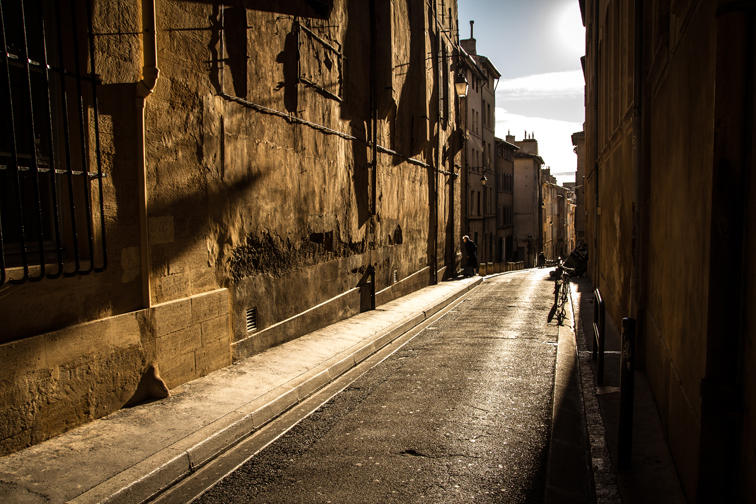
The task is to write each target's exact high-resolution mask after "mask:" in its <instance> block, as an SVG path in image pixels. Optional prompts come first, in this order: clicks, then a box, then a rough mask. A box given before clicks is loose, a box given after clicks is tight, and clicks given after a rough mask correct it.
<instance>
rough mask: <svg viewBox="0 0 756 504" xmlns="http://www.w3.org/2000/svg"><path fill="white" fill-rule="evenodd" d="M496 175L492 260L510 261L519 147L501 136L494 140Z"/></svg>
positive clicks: (512, 245) (511, 257) (511, 256)
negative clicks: (494, 232)
mask: <svg viewBox="0 0 756 504" xmlns="http://www.w3.org/2000/svg"><path fill="white" fill-rule="evenodd" d="M494 142H495V143H494V146H495V148H494V153H495V161H494V170H495V176H496V238H495V242H496V243H495V246H494V247H495V253H494V258H493V260H494V262H504V261H511V260H512V259H513V249H514V241H513V240H514V154H515V152H517V150H518V149H519V148H518V147H517V146H516V145H514V144H511V143H509V142H507V141H505V140H502V139H501V138H496V139H495V140H494Z"/></svg>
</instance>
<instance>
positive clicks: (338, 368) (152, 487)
mask: <svg viewBox="0 0 756 504" xmlns="http://www.w3.org/2000/svg"><path fill="white" fill-rule="evenodd" d="M507 273H510V272H507ZM500 274H501V273H500ZM484 278H485V277H477V278H476V279H475V280H474V281H472V282H470V283H468V284H467V285H465V286H464V287H463V288H461V289H456V290H453V287H449V288H448V290H449V291H450V292H448V293H445V294H442V295H441V296H439V297H438V298H436V299H434V300H433V301H432V303H433V306H432V308H430V309H429V308H425V309H423V310H421V312H420V314H417V315H414V316H412V315H410V316H409V317H405V318H403V319H401V320H400V321H398V322H397V323H395V324H392V325H390V326H388V327H387V328H385V329H383V330H382V331H377V332H376V333H373V334H371V335H370V336H369V337H368V339H367V340H363V342H362V343H363V344H364V343H365V341H367V343H366V344H364V345H363V346H360V345H361V343H357V344H355V345H354V346H352V347H350V348H348V349H346V350H344V351H342V352H340V353H338V354H336V355H334V358H338V359H339V360H337V361H336V362H333V361H332V360H331V359H327V360H326V361H325V362H324V363H323V364H325V369H323V370H322V371H320V372H315V373H314V374H313V375H312V376H309V377H307V378H303V377H304V376H305V375H308V374H309V373H312V372H313V371H314V370H316V369H318V368H319V367H320V366H322V365H323V364H320V365H317V366H315V367H314V368H312V369H309V370H307V371H305V372H303V373H301V374H299V375H297V376H296V377H294V378H292V379H291V380H289V381H287V382H285V383H284V384H282V385H279V386H278V387H276V388H274V389H273V390H271V391H268V392H267V393H263V394H261V395H260V396H258V397H257V398H255V399H252V400H250V401H248V402H247V403H246V404H245V405H242V406H241V407H238V408H236V409H235V410H234V412H236V411H238V410H240V409H243V408H244V407H245V406H247V407H249V406H250V405H252V404H253V403H255V402H258V401H260V400H261V399H262V398H264V397H265V396H266V395H270V394H273V393H276V394H278V395H277V397H275V398H274V399H272V400H270V401H268V402H267V403H264V404H263V405H262V406H259V407H257V408H256V409H255V410H253V411H251V412H249V413H248V414H247V415H244V416H242V417H241V418H238V419H237V420H234V421H231V423H230V424H229V425H226V426H225V427H223V428H222V429H221V430H220V431H218V432H216V433H214V434H211V435H210V436H208V437H206V438H204V439H201V440H199V441H197V442H195V443H193V444H192V445H191V446H188V447H185V448H184V447H181V448H179V446H181V445H183V444H187V443H188V441H187V440H189V439H190V438H192V437H193V436H194V435H196V434H197V433H198V432H199V431H201V430H202V429H203V428H205V427H208V426H210V425H212V424H213V423H215V422H218V421H221V420H222V419H223V418H225V417H227V416H228V415H230V414H231V413H232V412H230V413H228V414H226V415H223V416H222V417H220V418H218V419H217V420H216V421H215V422H211V423H210V424H208V425H206V426H204V427H203V428H200V429H198V430H197V431H195V432H193V433H190V434H188V435H187V436H185V437H183V438H181V439H179V440H177V441H176V442H174V443H173V444H171V445H169V446H167V447H165V448H163V449H161V450H159V451H158V452H156V453H154V454H152V455H150V456H148V457H147V458H145V459H143V460H141V461H139V462H137V463H135V464H134V465H132V466H131V467H128V468H126V469H124V470H122V471H121V472H119V473H117V474H115V475H114V476H112V477H110V478H108V479H106V480H104V481H102V482H100V483H98V484H97V485H95V486H93V487H92V488H90V489H88V490H87V491H85V492H83V493H82V494H80V495H78V496H76V497H75V498H73V499H72V500H70V502H71V503H74V504H87V503H90V502H101V503H108V504H116V503H121V502H123V503H133V502H146V501H148V500H149V499H151V498H153V497H154V496H156V495H158V494H159V493H160V492H162V491H164V490H165V489H166V488H169V487H170V486H172V485H175V484H176V483H177V482H179V481H181V480H182V479H183V478H185V477H186V476H188V475H190V474H192V473H193V472H196V471H197V470H198V469H199V468H201V467H202V466H204V465H206V464H207V463H208V462H210V461H211V460H213V459H214V458H216V457H218V456H219V455H221V454H222V453H224V452H226V451H228V450H229V449H230V448H232V447H233V446H235V445H236V444H238V443H240V442H241V441H243V440H244V439H246V438H248V437H249V436H251V435H252V434H254V432H256V431H258V430H260V429H261V428H263V427H265V426H266V425H268V424H270V423H271V422H272V421H273V420H274V419H275V418H278V417H279V416H281V415H282V414H283V413H285V412H286V411H288V410H290V409H291V408H293V407H295V406H296V405H298V404H300V403H302V402H303V401H304V400H306V399H307V398H309V397H311V396H312V395H313V394H316V393H317V392H318V391H319V390H322V389H323V388H325V387H327V386H328V385H329V384H331V383H333V382H334V381H336V380H337V379H338V378H339V377H341V376H343V375H344V374H345V373H347V372H349V371H350V370H351V369H353V368H355V367H357V365H358V364H359V363H361V362H364V361H365V360H366V359H369V358H370V357H371V356H372V355H375V354H376V353H377V352H378V351H379V350H381V349H382V348H384V347H386V346H387V345H390V344H391V343H392V342H394V341H396V340H397V339H398V338H401V337H402V336H403V335H405V334H406V333H408V332H410V331H411V330H412V329H413V328H415V327H417V326H418V325H420V324H421V323H423V322H424V321H427V320H429V319H430V318H432V317H433V316H434V315H435V314H437V313H438V312H440V311H442V310H443V309H444V308H445V307H447V306H448V305H450V304H452V303H453V302H454V301H455V300H457V299H459V298H461V297H463V296H465V295H467V294H468V293H469V292H470V291H471V290H472V289H474V288H475V287H478V286H479V285H481V284H482V283H483V282H484ZM438 285H443V283H440V284H438ZM394 301H396V300H394ZM389 303H391V302H389ZM389 303H387V304H389ZM437 307H438V308H437ZM383 309H384V311H387V308H386V306H385V305H384V307H383ZM429 312H431V313H429ZM377 341H380V342H381V345H380V347H379V346H377V345H376V344H375V343H376V342H377ZM356 346H359V348H357V349H355V347H356ZM363 349H369V350H370V352H369V353H367V354H366V355H365V356H364V357H363V358H362V359H360V360H359V361H358V360H357V358H356V355H357V354H358V353H359V352H361V351H363ZM365 351H366V352H367V350H365ZM322 373H326V375H327V376H328V380H327V381H326V382H324V383H322V384H320V385H319V386H317V388H314V389H313V390H312V391H310V392H309V393H308V394H307V395H305V396H304V397H300V394H299V392H300V391H301V390H302V389H303V387H304V386H305V385H306V384H307V383H308V382H310V381H312V380H314V378H315V377H317V376H319V375H321V374H322ZM297 381H299V383H296V384H294V383H293V382H297ZM287 388H288V390H286V389H287ZM284 390H285V392H283V393H280V392H281V391H284ZM291 397H293V400H292V399H290V398H291ZM258 421H259V423H258ZM237 427H238V431H237V429H236V428H237ZM224 432H228V433H232V434H231V436H230V439H227V440H222V441H221V443H220V445H219V446H216V447H212V446H211V445H210V444H208V443H209V442H210V440H212V439H219V440H220V439H222V438H223V437H222V436H221V434H222V433H224ZM203 447H206V448H208V449H207V450H206V452H205V453H204V454H202V453H203V452H202V448H203ZM177 448H178V450H177ZM172 450H173V451H178V452H179V453H177V454H176V455H175V456H174V457H172V458H171V459H169V460H168V461H165V462H162V463H160V464H158V466H157V467H155V468H154V469H152V470H150V471H148V472H147V473H146V474H143V475H142V476H140V477H138V478H136V479H134V480H132V481H131V482H128V483H126V484H125V485H124V484H122V483H120V484H119V483H118V480H120V479H123V478H124V477H127V476H126V475H127V474H128V473H129V472H133V471H137V472H138V471H139V467H140V466H144V465H148V464H149V462H150V461H151V460H159V459H160V458H163V457H164V456H165V452H169V451H172ZM192 453H195V454H196V455H197V456H196V457H192ZM201 454H202V455H201ZM193 459H196V460H197V463H196V464H194V463H193ZM113 487H115V489H113Z"/></svg>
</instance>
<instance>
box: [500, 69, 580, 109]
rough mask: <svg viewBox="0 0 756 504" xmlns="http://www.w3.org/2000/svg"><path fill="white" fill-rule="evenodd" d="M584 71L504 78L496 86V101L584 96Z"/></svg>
mask: <svg viewBox="0 0 756 504" xmlns="http://www.w3.org/2000/svg"><path fill="white" fill-rule="evenodd" d="M584 85H585V82H584V80H583V72H582V71H580V70H573V71H569V72H549V73H542V74H535V75H526V76H524V77H516V78H514V79H502V80H500V81H499V85H498V86H497V88H496V101H497V102H499V103H501V102H506V101H510V100H543V99H562V98H576V97H582V96H583V86H584Z"/></svg>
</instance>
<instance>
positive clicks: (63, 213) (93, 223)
mask: <svg viewBox="0 0 756 504" xmlns="http://www.w3.org/2000/svg"><path fill="white" fill-rule="evenodd" d="M0 24H1V25H2V30H3V34H4V40H0V44H2V54H0V68H1V71H0V81H2V82H1V83H0V116H1V117H2V118H3V121H2V124H0V215H1V217H0V284H3V283H6V282H13V283H20V282H24V281H27V280H39V279H42V278H45V277H47V278H56V277H59V276H61V275H62V276H72V275H77V274H86V273H90V272H92V271H102V270H104V269H105V265H106V262H107V256H106V250H105V225H104V224H105V218H104V205H103V198H102V195H103V188H102V177H103V174H102V165H101V162H100V149H99V135H100V133H99V122H98V119H99V117H98V111H97V78H96V76H95V74H94V72H93V68H94V54H93V52H92V49H93V44H94V42H93V38H92V20H91V13H90V5H89V3H88V2H60V1H57V0H37V1H27V2H3V4H2V16H1V18H0ZM56 263H57V264H56ZM50 264H52V266H49V265H50Z"/></svg>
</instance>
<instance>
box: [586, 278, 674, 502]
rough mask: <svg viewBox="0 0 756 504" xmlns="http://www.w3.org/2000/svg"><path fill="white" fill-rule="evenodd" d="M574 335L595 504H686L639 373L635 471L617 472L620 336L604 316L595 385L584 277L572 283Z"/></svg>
mask: <svg viewBox="0 0 756 504" xmlns="http://www.w3.org/2000/svg"><path fill="white" fill-rule="evenodd" d="M572 299H573V305H574V307H575V310H576V314H575V316H576V323H575V332H576V339H577V350H578V356H579V363H580V364H579V368H580V375H581V376H580V378H581V385H582V392H583V404H584V408H585V417H586V423H587V431H588V438H589V441H590V451H591V459H592V466H593V479H594V489H595V495H596V502H597V503H614V502H623V503H626V504H627V503H653V502H660V503H661V502H663V503H665V504H667V503H669V504H676V503H684V502H685V498H684V496H683V494H682V490H681V487H680V483H679V480H678V477H677V473H676V470H675V467H674V464H673V463H672V458H671V456H670V454H669V449H668V448H667V443H666V440H665V438H664V435H663V430H662V426H661V422H660V420H659V416H658V414H657V412H656V404H655V402H654V399H653V397H652V395H651V390H650V388H649V385H648V381H647V380H646V378H645V375H644V374H643V373H642V372H639V371H636V372H635V377H634V381H635V389H634V390H635V407H634V409H633V453H632V467H631V468H630V469H629V470H626V471H623V472H618V471H617V469H616V461H617V433H618V429H619V427H618V422H619V395H620V394H619V381H620V377H619V371H620V355H619V354H620V352H619V350H620V334H619V331H618V330H617V327H616V325H614V324H613V322H612V321H611V320H610V317H609V316H608V314H607V317H606V341H605V352H604V355H605V358H604V383H603V385H602V386H601V387H597V386H596V379H595V376H596V364H595V362H593V361H592V360H591V349H592V348H593V286H592V285H591V282H590V280H588V279H585V278H581V279H577V280H576V281H573V283H572Z"/></svg>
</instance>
